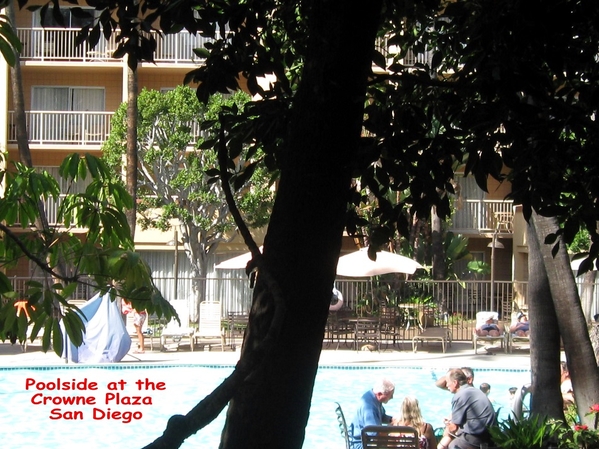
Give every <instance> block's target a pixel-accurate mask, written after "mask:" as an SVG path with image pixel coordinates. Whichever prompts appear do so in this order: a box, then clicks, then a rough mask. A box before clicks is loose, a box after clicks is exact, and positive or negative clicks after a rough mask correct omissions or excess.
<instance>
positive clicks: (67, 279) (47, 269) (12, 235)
mask: <svg viewBox="0 0 599 449" xmlns="http://www.w3.org/2000/svg"><path fill="white" fill-rule="evenodd" d="M0 231H2V232H4V233H5V234H6V235H7V236H8V237H9V238H10V239H11V240H12V241H14V242H15V243H16V244H17V246H18V247H19V248H20V249H21V251H23V254H25V256H26V257H27V258H28V259H30V260H31V261H32V262H33V263H35V264H36V265H37V266H38V267H39V268H41V269H42V271H45V272H46V273H48V274H50V275H51V276H53V277H55V278H57V279H60V280H61V281H65V282H77V280H78V277H77V276H64V275H61V274H59V273H57V272H56V271H54V270H53V269H52V268H50V267H49V266H48V264H47V263H46V262H44V261H43V260H41V259H39V258H38V257H37V256H36V255H35V254H33V253H32V252H31V251H29V249H28V248H27V246H25V245H24V244H23V242H21V239H19V236H18V235H17V234H15V233H14V232H13V231H12V230H11V229H10V228H9V227H8V226H6V225H4V224H2V223H0Z"/></svg>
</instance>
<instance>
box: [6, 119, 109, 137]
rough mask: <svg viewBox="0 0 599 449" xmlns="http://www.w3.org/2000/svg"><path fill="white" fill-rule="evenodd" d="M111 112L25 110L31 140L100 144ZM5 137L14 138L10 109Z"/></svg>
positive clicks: (15, 129)
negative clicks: (7, 130)
mask: <svg viewBox="0 0 599 449" xmlns="http://www.w3.org/2000/svg"><path fill="white" fill-rule="evenodd" d="M112 115H113V113H112V112H98V111H27V112H25V117H26V121H27V132H28V134H29V143H31V144H40V145H43V144H46V145H48V144H65V145H100V144H101V143H102V142H104V140H106V137H107V136H108V135H109V134H110V119H111V118H112ZM8 120H9V122H8V124H9V126H8V129H9V132H8V141H9V142H10V143H14V142H16V141H17V126H16V116H15V113H14V111H9V117H8Z"/></svg>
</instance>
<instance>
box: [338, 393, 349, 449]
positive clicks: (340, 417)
mask: <svg viewBox="0 0 599 449" xmlns="http://www.w3.org/2000/svg"><path fill="white" fill-rule="evenodd" d="M335 404H337V407H336V408H335V414H336V415H337V423H338V424H339V431H340V432H341V436H342V437H343V439H344V440H345V449H351V445H350V443H349V435H348V433H347V421H345V415H344V414H343V410H342V409H341V404H339V402H335Z"/></svg>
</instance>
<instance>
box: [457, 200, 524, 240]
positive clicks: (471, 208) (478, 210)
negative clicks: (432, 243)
mask: <svg viewBox="0 0 599 449" xmlns="http://www.w3.org/2000/svg"><path fill="white" fill-rule="evenodd" d="M513 218H514V204H513V202H512V201H502V200H461V201H460V204H458V205H457V208H456V211H455V212H454V214H453V216H452V217H451V222H452V223H451V230H452V231H454V232H456V231H458V232H462V233H464V232H473V231H476V232H484V231H486V232H492V231H494V230H495V229H497V230H499V231H500V232H508V233H511V232H512V231H513V227H512V221H513Z"/></svg>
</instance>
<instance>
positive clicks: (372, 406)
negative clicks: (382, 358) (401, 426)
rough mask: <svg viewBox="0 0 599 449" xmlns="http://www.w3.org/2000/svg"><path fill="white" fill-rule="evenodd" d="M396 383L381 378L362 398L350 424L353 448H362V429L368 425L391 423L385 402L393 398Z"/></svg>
mask: <svg viewBox="0 0 599 449" xmlns="http://www.w3.org/2000/svg"><path fill="white" fill-rule="evenodd" d="M394 392H395V385H393V383H392V382H391V381H390V380H388V379H381V380H380V381H378V382H377V383H376V384H374V386H373V387H372V390H369V391H367V392H366V393H364V395H363V396H362V397H361V398H360V405H359V407H358V410H357V411H356V414H355V416H354V419H353V420H352V422H351V424H350V425H349V426H348V429H347V432H348V434H349V441H350V444H351V447H352V448H353V449H362V429H363V428H364V427H366V426H380V425H381V424H383V423H385V424H389V423H390V422H391V416H389V415H387V414H385V408H384V407H383V404H386V403H387V402H389V401H390V400H391V399H393V393H394Z"/></svg>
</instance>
